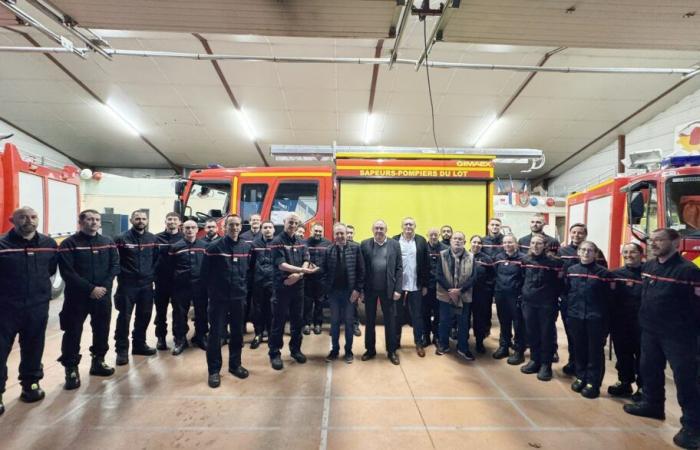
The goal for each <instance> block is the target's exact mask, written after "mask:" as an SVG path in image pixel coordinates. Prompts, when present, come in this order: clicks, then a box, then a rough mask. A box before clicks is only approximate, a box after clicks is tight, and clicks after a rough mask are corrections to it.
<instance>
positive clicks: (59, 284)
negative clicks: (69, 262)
mask: <svg viewBox="0 0 700 450" xmlns="http://www.w3.org/2000/svg"><path fill="white" fill-rule="evenodd" d="M65 287H66V282H65V281H63V278H61V273H60V272H59V271H58V270H57V271H56V275H54V276H52V277H51V300H55V299H57V298H58V297H60V296H61V295H62V294H63V289H65Z"/></svg>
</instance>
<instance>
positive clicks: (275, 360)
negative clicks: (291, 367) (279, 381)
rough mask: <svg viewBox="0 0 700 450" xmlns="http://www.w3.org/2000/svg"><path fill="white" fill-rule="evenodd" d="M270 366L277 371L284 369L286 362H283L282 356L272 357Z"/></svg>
mask: <svg viewBox="0 0 700 450" xmlns="http://www.w3.org/2000/svg"><path fill="white" fill-rule="evenodd" d="M270 365H271V366H272V368H273V369H275V370H282V369H284V362H282V357H281V356H280V355H276V356H272V357H270Z"/></svg>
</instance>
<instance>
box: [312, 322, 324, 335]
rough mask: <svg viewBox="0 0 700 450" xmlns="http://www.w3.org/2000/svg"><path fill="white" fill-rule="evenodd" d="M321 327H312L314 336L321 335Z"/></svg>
mask: <svg viewBox="0 0 700 450" xmlns="http://www.w3.org/2000/svg"><path fill="white" fill-rule="evenodd" d="M321 331H322V330H321V325H318V324H316V325H314V334H321Z"/></svg>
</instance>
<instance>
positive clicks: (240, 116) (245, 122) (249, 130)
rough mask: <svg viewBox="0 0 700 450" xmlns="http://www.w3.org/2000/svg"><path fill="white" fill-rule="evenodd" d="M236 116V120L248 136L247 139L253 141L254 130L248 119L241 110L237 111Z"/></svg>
mask: <svg viewBox="0 0 700 450" xmlns="http://www.w3.org/2000/svg"><path fill="white" fill-rule="evenodd" d="M236 115H238V120H239V121H240V122H241V125H242V126H243V129H244V130H245V133H246V134H247V135H248V139H250V140H251V141H255V129H254V128H253V124H252V123H251V122H250V119H249V118H248V115H247V114H246V113H245V111H244V110H243V108H241V109H237V110H236Z"/></svg>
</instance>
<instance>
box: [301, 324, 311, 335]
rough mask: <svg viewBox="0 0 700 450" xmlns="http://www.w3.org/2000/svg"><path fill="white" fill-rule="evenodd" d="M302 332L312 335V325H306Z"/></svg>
mask: <svg viewBox="0 0 700 450" xmlns="http://www.w3.org/2000/svg"><path fill="white" fill-rule="evenodd" d="M302 333H304V334H305V335H307V336H308V335H310V334H311V326H310V325H304V329H303V330H302Z"/></svg>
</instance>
